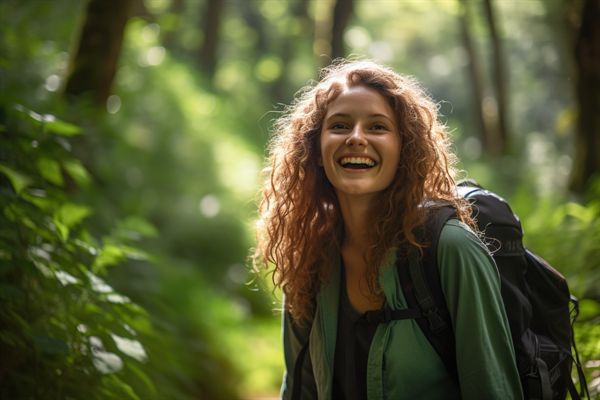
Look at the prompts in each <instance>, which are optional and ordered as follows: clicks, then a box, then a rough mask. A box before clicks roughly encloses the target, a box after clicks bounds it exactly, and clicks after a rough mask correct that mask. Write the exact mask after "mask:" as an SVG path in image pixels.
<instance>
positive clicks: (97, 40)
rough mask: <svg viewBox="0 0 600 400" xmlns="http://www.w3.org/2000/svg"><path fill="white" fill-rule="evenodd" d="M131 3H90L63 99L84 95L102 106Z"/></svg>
mask: <svg viewBox="0 0 600 400" xmlns="http://www.w3.org/2000/svg"><path fill="white" fill-rule="evenodd" d="M133 4H134V0H91V1H90V2H89V3H88V6H87V11H86V15H85V20H84V23H83V27H82V30H81V34H80V36H79V43H78V46H77V51H76V52H75V54H74V56H72V57H71V60H70V63H69V68H68V73H67V79H66V85H65V90H64V94H65V96H66V97H67V98H74V97H79V96H81V95H88V96H89V97H90V99H91V100H92V102H93V103H94V104H96V105H98V106H102V107H104V105H105V104H106V100H107V99H108V96H109V95H110V90H111V86H112V82H113V80H114V77H115V74H116V70H117V61H118V59H119V54H120V52H121V47H122V44H123V36H124V32H125V25H126V23H127V20H128V19H129V16H130V14H131V11H132V6H133Z"/></svg>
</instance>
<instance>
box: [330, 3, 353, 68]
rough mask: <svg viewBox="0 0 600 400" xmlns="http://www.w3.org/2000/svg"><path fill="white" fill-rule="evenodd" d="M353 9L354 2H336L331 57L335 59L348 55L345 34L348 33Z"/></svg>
mask: <svg viewBox="0 0 600 400" xmlns="http://www.w3.org/2000/svg"><path fill="white" fill-rule="evenodd" d="M353 9H354V0H336V2H335V6H334V8H333V17H332V18H333V21H332V27H331V57H332V58H333V59H335V58H338V57H344V56H345V55H346V49H345V47H346V46H345V45H344V32H346V28H347V27H348V23H349V22H350V18H351V17H352V12H353Z"/></svg>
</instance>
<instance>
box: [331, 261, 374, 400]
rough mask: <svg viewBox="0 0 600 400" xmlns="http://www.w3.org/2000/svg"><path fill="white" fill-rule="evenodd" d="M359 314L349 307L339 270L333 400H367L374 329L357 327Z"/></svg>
mask: <svg viewBox="0 0 600 400" xmlns="http://www.w3.org/2000/svg"><path fill="white" fill-rule="evenodd" d="M361 317H362V314H361V313H359V312H358V311H356V310H355V309H354V307H352V304H351V303H350V299H349V297H348V292H347V289H346V273H345V270H344V267H343V266H342V279H341V283H340V305H339V311H338V328H337V339H336V345H335V362H334V367H333V398H334V399H342V400H364V399H366V398H367V361H368V359H369V348H370V347H371V341H372V340H373V336H374V335H375V330H376V329H377V325H374V324H365V323H360V321H359V320H360V319H361Z"/></svg>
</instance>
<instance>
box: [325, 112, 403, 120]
mask: <svg viewBox="0 0 600 400" xmlns="http://www.w3.org/2000/svg"><path fill="white" fill-rule="evenodd" d="M367 117H369V118H379V117H383V118H385V119H388V120H390V121H393V119H392V118H390V117H389V116H387V115H385V114H381V113H374V114H369V115H367ZM331 118H351V115H350V114H345V113H335V114H331V115H329V116H327V118H326V119H331Z"/></svg>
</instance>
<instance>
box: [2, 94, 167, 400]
mask: <svg viewBox="0 0 600 400" xmlns="http://www.w3.org/2000/svg"><path fill="white" fill-rule="evenodd" d="M1 111H3V112H2V114H0V115H2V119H1V120H0V123H1V125H0V204H1V208H2V212H1V214H0V298H1V299H2V308H1V309H0V353H1V354H2V357H1V358H0V397H2V398H91V399H110V398H115V399H117V398H118V399H139V398H148V397H154V396H153V394H155V393H156V388H155V387H154V385H153V383H152V381H151V380H150V379H149V378H148V376H147V375H146V373H145V372H144V371H143V365H144V363H145V362H146V360H147V358H148V355H147V353H146V349H145V347H144V345H142V343H141V340H140V336H143V335H151V334H152V328H151V326H150V324H149V319H148V316H147V314H146V312H145V311H144V310H143V309H142V308H140V307H138V306H137V305H136V304H134V303H133V302H131V301H130V299H129V298H127V297H126V296H123V295H122V294H120V293H119V292H117V291H115V290H114V289H113V288H112V287H111V286H110V285H108V284H107V283H106V282H105V280H104V279H103V276H104V275H105V274H106V271H107V268H109V267H111V266H113V265H116V264H118V263H119V262H121V261H123V260H124V259H127V258H144V257H145V254H144V253H143V252H142V251H140V250H138V249H136V248H135V247H134V243H133V242H134V241H135V240H132V239H131V238H126V237H124V236H123V235H119V234H118V233H119V230H115V232H113V234H112V235H107V236H105V237H103V238H102V239H97V238H95V237H94V236H92V235H91V234H90V232H89V231H88V229H87V226H86V218H87V217H88V216H89V215H90V214H92V212H93V211H92V209H91V208H90V207H89V206H88V205H86V204H85V203H82V202H80V201H78V200H77V197H78V193H79V192H82V191H85V190H86V188H88V187H89V186H90V184H91V181H92V180H91V178H90V176H89V174H88V172H87V171H86V168H85V167H84V166H83V165H82V164H81V162H80V161H79V160H78V159H77V158H76V157H74V156H73V154H72V153H71V137H72V136H77V135H81V134H82V131H81V129H80V128H79V127H77V126H75V125H72V124H69V123H66V122H63V121H61V120H59V119H57V118H56V117H54V116H52V115H40V114H38V113H36V112H34V111H32V110H29V109H27V108H25V107H23V106H16V107H14V108H9V109H3V110H1Z"/></svg>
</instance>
